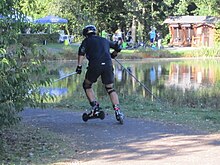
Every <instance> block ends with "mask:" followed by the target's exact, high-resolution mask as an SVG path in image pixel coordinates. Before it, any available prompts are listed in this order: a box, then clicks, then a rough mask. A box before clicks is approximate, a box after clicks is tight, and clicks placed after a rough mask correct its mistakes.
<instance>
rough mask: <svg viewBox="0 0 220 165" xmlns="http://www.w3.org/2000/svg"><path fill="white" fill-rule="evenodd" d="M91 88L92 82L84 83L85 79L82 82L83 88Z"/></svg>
mask: <svg viewBox="0 0 220 165" xmlns="http://www.w3.org/2000/svg"><path fill="white" fill-rule="evenodd" d="M91 88H92V84H89V83H86V82H85V81H84V82H83V89H84V90H86V89H91Z"/></svg>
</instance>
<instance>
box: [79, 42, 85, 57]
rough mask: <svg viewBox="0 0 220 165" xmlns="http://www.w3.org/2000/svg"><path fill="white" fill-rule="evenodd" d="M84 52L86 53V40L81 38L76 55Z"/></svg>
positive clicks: (82, 54) (81, 54)
mask: <svg viewBox="0 0 220 165" xmlns="http://www.w3.org/2000/svg"><path fill="white" fill-rule="evenodd" d="M85 54H86V41H85V40H83V42H82V43H81V45H80V46H79V50H78V55H79V56H84V55H85Z"/></svg>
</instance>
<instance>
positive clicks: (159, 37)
mask: <svg viewBox="0 0 220 165" xmlns="http://www.w3.org/2000/svg"><path fill="white" fill-rule="evenodd" d="M157 47H158V49H161V47H162V36H161V33H160V32H158V33H157Z"/></svg>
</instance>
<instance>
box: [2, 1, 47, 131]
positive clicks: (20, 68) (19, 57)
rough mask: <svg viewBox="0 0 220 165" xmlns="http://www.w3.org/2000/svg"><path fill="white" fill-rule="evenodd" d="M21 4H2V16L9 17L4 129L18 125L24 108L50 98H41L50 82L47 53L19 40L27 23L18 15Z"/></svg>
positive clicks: (4, 35) (4, 27) (6, 25)
mask: <svg viewBox="0 0 220 165" xmlns="http://www.w3.org/2000/svg"><path fill="white" fill-rule="evenodd" d="M17 2H19V1H16V0H8V1H6V2H5V1H1V2H0V13H2V15H3V16H5V17H4V18H3V19H2V20H0V29H1V30H0V75H1V76H0V83H1V89H0V109H1V110H0V130H1V129H2V128H3V127H5V126H11V125H13V124H15V123H17V122H18V120H19V118H18V112H20V111H22V110H23V108H24V107H26V106H37V105H39V104H40V103H41V102H43V101H44V100H45V99H46V98H47V96H46V95H40V93H39V90H38V87H39V86H40V85H46V84H48V83H49V82H50V81H49V80H48V79H47V78H45V77H43V76H42V75H43V73H45V72H46V67H45V66H44V65H43V64H42V63H41V61H42V60H44V58H43V53H42V52H40V51H39V50H38V49H37V47H36V46H34V45H32V44H31V43H30V44H29V45H26V46H24V45H23V44H22V43H21V42H20V40H19V39H18V34H19V32H20V29H21V27H22V26H24V24H25V23H24V22H23V18H22V17H20V16H21V15H20V16H19V14H18V13H19V6H18V3H17ZM14 17H15V18H16V19H14ZM27 46H28V47H27ZM27 55H30V57H29V58H26V56H27Z"/></svg>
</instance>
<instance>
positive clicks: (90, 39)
mask: <svg viewBox="0 0 220 165" xmlns="http://www.w3.org/2000/svg"><path fill="white" fill-rule="evenodd" d="M83 35H84V36H85V37H86V38H85V39H84V40H83V41H82V43H81V45H80V47H79V50H78V65H77V68H76V72H77V74H81V71H82V62H83V59H84V57H85V56H86V58H87V59H88V61H89V63H88V68H87V72H86V75H85V80H84V82H83V89H84V91H85V94H86V96H87V99H88V101H89V103H90V105H91V107H92V110H91V113H90V115H91V116H92V115H95V114H96V113H98V111H99V110H100V107H99V103H98V102H97V100H96V97H95V94H94V91H93V89H92V85H93V83H95V82H96V81H97V79H98V78H99V77H100V76H101V80H102V83H103V84H104V85H105V89H106V91H107V92H108V94H109V97H110V100H111V103H112V106H113V109H114V111H115V115H116V119H117V120H118V121H119V122H120V123H121V124H123V114H122V112H121V111H120V107H119V99H118V95H117V93H116V91H115V90H114V87H113V83H114V73H113V64H112V58H115V57H116V56H117V53H118V52H120V51H121V47H120V45H118V44H117V42H116V43H115V42H112V41H108V40H107V39H105V38H103V37H100V36H97V35H96V27H95V26H94V25H87V26H86V27H85V28H84V29H83ZM110 48H112V49H114V51H113V52H112V53H110Z"/></svg>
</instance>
